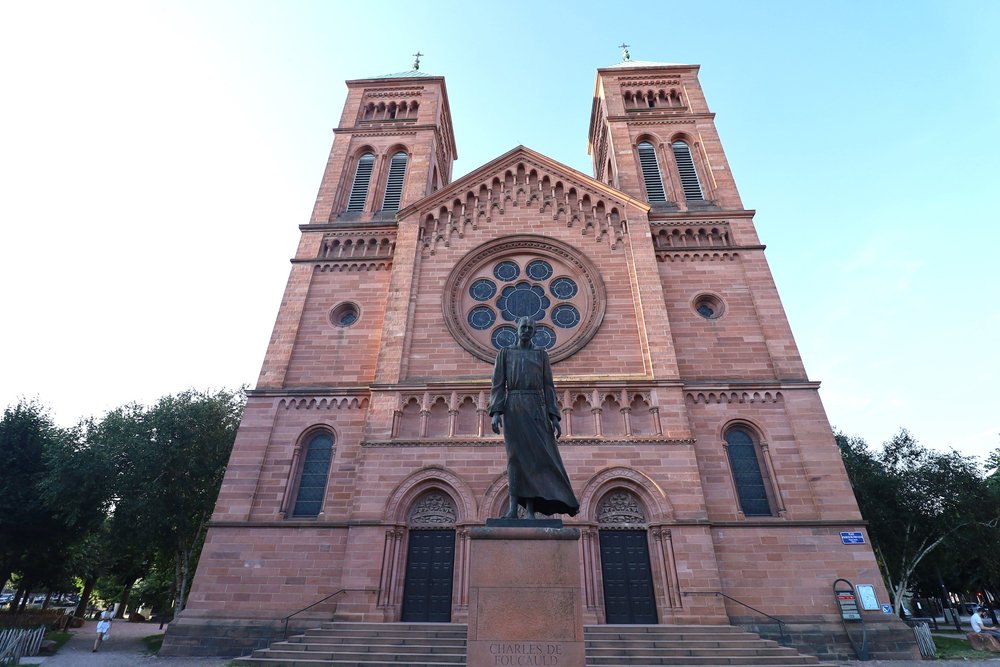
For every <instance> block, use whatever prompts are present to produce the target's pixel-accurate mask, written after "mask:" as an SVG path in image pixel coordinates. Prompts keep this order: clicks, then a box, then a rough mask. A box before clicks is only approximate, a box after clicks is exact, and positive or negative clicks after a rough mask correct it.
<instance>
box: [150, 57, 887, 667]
mask: <svg viewBox="0 0 1000 667" xmlns="http://www.w3.org/2000/svg"><path fill="white" fill-rule="evenodd" d="M347 87H348V96H347V101H346V103H345V105H344V111H343V115H342V117H341V120H340V124H339V126H338V127H337V129H336V130H335V139H334V142H333V148H332V150H331V151H330V158H329V161H328V163H327V167H326V171H325V173H324V175H323V179H322V183H321V185H320V189H319V195H318V197H317V200H316V205H315V208H314V211H313V214H312V218H311V219H310V220H309V223H308V224H305V225H302V226H301V227H300V229H301V231H302V238H301V241H300V243H299V247H298V250H297V252H296V255H295V258H294V259H293V260H292V269H291V276H290V278H289V280H288V286H287V288H286V291H285V296H284V299H283V300H282V303H281V308H280V311H279V313H278V317H277V322H276V324H275V328H274V333H273V335H272V337H271V341H270V344H269V347H268V350H267V355H266V358H265V360H264V365H263V369H262V370H261V374H260V379H259V382H258V385H257V387H256V389H255V390H254V391H253V392H251V395H250V397H249V400H248V403H247V406H246V412H245V415H244V417H243V423H242V425H241V427H240V431H239V435H238V437H237V439H236V444H235V448H234V450H233V454H232V458H231V460H230V464H229V468H228V471H227V473H226V477H225V481H224V483H223V486H222V490H221V492H220V494H219V499H218V504H217V506H216V510H215V514H214V516H213V519H212V523H211V527H210V529H209V531H208V536H207V540H206V544H205V548H204V551H203V553H202V556H201V562H200V564H199V567H198V572H197V576H196V577H195V580H194V584H193V588H192V592H191V595H190V599H189V601H188V608H187V609H186V610H185V612H184V613H183V614H182V616H181V617H180V618H179V619H178V620H177V621H176V622H175V623H174V624H173V625H171V628H170V630H171V632H170V633H169V634H168V638H167V644H166V651H165V652H171V653H174V654H181V653H207V652H222V653H226V652H228V653H235V652H238V650H239V649H240V648H243V647H245V646H248V645H252V644H253V643H254V640H258V639H260V638H261V637H268V636H271V634H273V633H272V628H273V627H274V623H273V622H274V621H275V620H277V619H280V618H282V617H284V616H286V615H288V614H291V613H292V612H295V611H297V610H300V609H302V608H304V607H306V606H308V605H310V604H312V603H314V602H317V601H318V600H320V599H322V598H324V597H325V596H328V595H330V594H332V593H335V592H337V591H340V590H342V589H343V590H345V591H346V592H344V593H341V594H340V595H338V596H335V597H334V599H333V600H332V601H330V602H328V603H324V604H323V605H319V606H317V607H316V608H315V609H314V610H313V611H310V612H306V613H305V614H301V615H299V616H297V617H296V620H297V621H300V623H299V624H300V625H301V623H306V624H308V623H309V622H310V620H313V619H317V618H325V619H329V618H330V617H331V611H332V610H334V607H331V606H330V605H331V604H333V603H335V605H336V606H335V615H336V617H337V618H344V619H356V620H373V621H379V622H395V621H401V620H403V621H451V622H455V623H461V622H463V621H464V620H465V619H466V618H467V614H468V572H469V566H470V563H469V540H468V531H469V528H470V527H472V526H477V525H483V523H484V522H485V520H486V518H487V517H492V516H499V515H500V514H501V513H502V511H503V509H504V507H505V503H506V497H507V493H506V479H505V460H506V459H505V455H504V449H503V443H502V440H501V439H500V438H499V437H498V436H494V435H493V433H492V432H491V431H490V428H489V416H488V415H487V414H486V401H487V398H488V393H489V376H490V371H491V364H492V361H493V358H494V356H495V354H496V350H497V348H498V347H499V346H502V345H507V344H510V342H512V341H513V336H512V331H513V322H512V320H513V319H514V318H515V317H517V316H519V315H534V316H535V317H536V318H537V319H538V321H539V324H540V326H539V331H538V334H537V335H536V338H535V342H536V344H538V345H541V346H544V347H547V348H548V349H549V353H550V356H551V358H552V360H553V371H554V375H555V382H556V387H557V391H558V393H559V397H560V402H561V405H560V407H561V409H562V414H563V419H562V424H563V433H564V437H563V438H562V439H561V441H560V448H561V451H562V456H563V459H564V460H565V463H566V467H567V470H568V471H569V474H570V477H571V480H572V482H573V486H574V489H575V490H576V493H577V496H578V498H579V499H580V502H581V512H580V514H579V515H578V516H577V517H575V518H572V519H567V520H566V524H567V525H568V526H574V527H578V528H580V529H581V530H582V533H583V539H582V540H581V541H580V549H581V553H580V557H581V563H582V571H581V573H580V574H581V577H582V581H583V588H584V599H585V607H584V615H585V622H586V623H589V624H667V625H669V624H729V623H744V622H747V623H749V622H755V621H757V622H765V623H766V622H767V619H765V618H763V617H761V616H759V615H757V614H756V613H754V612H752V611H749V610H747V609H746V608H745V607H743V606H741V605H740V604H737V603H735V602H731V601H726V600H725V599H724V598H722V597H719V596H716V595H714V593H716V592H721V593H724V594H725V595H727V596H730V598H733V599H735V600H738V601H741V602H743V603H745V604H747V605H750V606H751V607H754V608H756V609H758V610H761V611H763V612H766V613H768V614H771V615H773V616H777V617H780V618H781V619H783V620H784V621H786V622H787V623H788V624H789V626H788V627H789V628H790V629H791V631H792V634H793V636H794V637H795V641H796V643H797V645H798V646H800V647H805V648H807V650H812V651H813V652H821V653H825V654H839V655H847V654H848V653H849V649H848V648H847V643H846V638H845V636H844V634H843V630H842V627H841V622H840V616H839V613H838V610H837V607H836V603H835V600H834V596H833V594H832V589H831V585H832V583H833V581H834V580H835V579H836V578H838V577H843V578H846V579H849V580H850V581H852V582H853V583H855V584H873V585H874V587H875V591H876V593H877V596H878V598H879V601H881V602H887V601H888V597H887V595H886V593H885V590H884V588H883V585H882V582H881V577H880V576H879V571H878V568H877V566H876V562H875V558H874V556H873V554H872V551H871V549H870V548H869V546H867V545H865V544H862V545H856V544H855V545H845V544H843V541H842V539H841V535H840V534H841V532H852V531H857V532H861V533H864V532H865V527H864V523H863V521H862V519H861V516H860V514H859V512H858V507H857V504H856V502H855V499H854V496H853V493H852V491H851V486H850V483H849V481H848V479H847V476H846V474H845V472H844V467H843V465H842V464H841V461H840V456H839V453H838V450H837V447H836V445H835V443H834V439H833V436H832V434H831V429H830V425H829V423H828V421H827V418H826V415H825V413H824V410H823V406H822V403H821V402H820V398H819V395H818V392H817V389H818V386H819V384H818V383H817V382H814V381H811V380H810V379H809V378H808V377H807V375H806V372H805V369H804V367H803V364H802V361H801V359H800V358H799V353H798V350H797V348H796V345H795V341H794V339H793V337H792V333H791V330H790V329H789V326H788V322H787V320H786V318H785V314H784V311H783V309H782V306H781V301H780V300H779V298H778V293H777V290H776V289H775V285H774V282H773V280H772V277H771V273H770V271H769V269H768V265H767V262H766V260H765V258H764V246H763V245H762V244H761V242H760V240H759V239H758V237H757V233H756V231H755V228H754V224H753V216H754V211H752V210H748V209H746V208H744V206H743V203H742V201H741V200H740V196H739V193H738V192H737V189H736V184H735V182H734V180H733V175H732V174H731V172H730V170H729V165H728V163H727V161H726V157H725V154H724V152H723V149H722V144H721V143H720V140H719V137H718V134H717V132H716V128H715V124H714V121H713V118H714V114H713V113H711V112H710V111H709V108H708V105H707V103H706V101H705V96H704V95H703V93H702V89H701V86H700V85H699V82H698V67H697V66H690V65H667V64H658V63H640V62H634V61H625V62H622V63H620V64H618V65H615V66H613V67H608V68H604V69H600V70H598V71H597V79H596V84H595V87H594V98H593V110H592V113H591V121H590V135H589V142H590V154H591V155H592V157H593V165H594V175H593V177H591V176H587V175H584V174H582V173H579V172H577V171H575V170H573V169H570V168H568V167H566V166H565V165H563V164H561V163H559V162H557V161H556V160H554V159H552V158H550V157H548V156H545V155H541V154H539V153H536V152H534V151H532V150H530V149H528V148H525V147H517V148H514V149H513V150H511V151H509V152H508V153H505V154H504V155H501V156H500V157H498V158H496V159H495V160H493V161H492V162H489V163H488V164H485V165H483V166H481V167H479V168H477V169H475V170H473V171H472V172H470V173H469V174H467V175H466V176H463V177H462V178H460V179H458V180H452V177H451V174H452V162H453V161H454V159H455V158H456V157H457V150H456V144H455V138H454V136H453V133H452V125H451V112H450V109H449V104H448V95H447V90H446V87H445V82H444V79H443V78H441V77H436V76H428V75H425V74H423V73H421V72H419V71H416V70H414V71H411V72H407V73H403V74H398V75H390V76H384V77H376V78H370V79H360V80H355V81H348V82H347ZM515 566H517V565H516V564H512V567H515ZM863 614H864V616H865V619H866V621H867V623H868V626H869V632H870V636H873V637H874V639H873V645H874V648H875V650H876V653H879V652H881V655H882V656H884V655H885V654H886V653H887V652H889V651H892V650H905V649H904V648H903V645H902V644H897V643H895V640H896V638H897V637H900V636H901V635H897V634H896V633H897V630H899V627H900V624H898V622H894V621H892V620H890V619H891V617H887V616H884V615H883V614H882V613H881V611H880V610H878V611H864V612H863ZM767 628H768V626H766V625H762V626H761V629H762V630H767ZM771 629H772V630H773V628H771Z"/></svg>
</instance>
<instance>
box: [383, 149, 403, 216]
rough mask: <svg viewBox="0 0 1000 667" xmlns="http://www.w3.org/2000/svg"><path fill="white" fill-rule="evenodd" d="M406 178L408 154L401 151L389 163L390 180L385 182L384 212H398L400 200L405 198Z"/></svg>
mask: <svg viewBox="0 0 1000 667" xmlns="http://www.w3.org/2000/svg"><path fill="white" fill-rule="evenodd" d="M405 176H406V153H404V152H402V151H400V152H398V153H396V154H395V155H393V156H392V161H391V162H390V163H389V178H387V179H386V181H385V198H384V199H383V200H382V210H383V211H398V210H399V200H400V198H401V197H402V196H403V178H404V177H405Z"/></svg>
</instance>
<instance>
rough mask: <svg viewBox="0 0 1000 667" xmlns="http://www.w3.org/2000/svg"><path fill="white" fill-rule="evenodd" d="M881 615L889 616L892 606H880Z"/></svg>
mask: <svg viewBox="0 0 1000 667" xmlns="http://www.w3.org/2000/svg"><path fill="white" fill-rule="evenodd" d="M882 613H883V614H891V613H892V605H891V604H883V605H882Z"/></svg>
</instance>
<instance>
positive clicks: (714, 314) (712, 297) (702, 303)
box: [691, 294, 726, 320]
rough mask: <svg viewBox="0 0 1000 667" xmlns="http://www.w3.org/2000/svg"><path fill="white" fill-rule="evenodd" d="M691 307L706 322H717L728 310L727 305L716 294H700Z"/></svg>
mask: <svg viewBox="0 0 1000 667" xmlns="http://www.w3.org/2000/svg"><path fill="white" fill-rule="evenodd" d="M691 307H692V308H694V312H696V313H698V314H699V315H701V316H702V317H704V318H705V319H706V320H717V319H719V318H720V317H722V314H723V313H724V312H725V310H726V304H725V302H723V300H722V299H721V298H720V297H719V296H718V295H716V294H699V295H698V296H696V297H695V298H694V299H693V300H692V301H691Z"/></svg>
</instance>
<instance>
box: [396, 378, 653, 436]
mask: <svg viewBox="0 0 1000 667" xmlns="http://www.w3.org/2000/svg"><path fill="white" fill-rule="evenodd" d="M487 401H488V396H487V393H486V392H485V391H480V392H477V393H475V394H463V393H460V392H452V393H450V394H431V393H429V392H427V393H423V394H419V395H409V396H405V395H404V396H403V397H402V402H401V406H400V407H399V408H398V409H397V410H396V412H395V417H394V420H393V429H392V437H393V438H398V439H411V438H434V439H442V438H468V437H485V436H487V434H488V433H489V431H490V425H489V415H488V414H487V412H488V411H487ZM557 402H558V405H559V409H560V410H561V412H562V429H563V436H564V437H567V438H573V437H615V436H625V437H628V436H659V435H662V427H661V424H660V416H659V407H658V406H657V405H655V404H653V402H652V398H651V394H649V393H648V392H635V391H629V390H627V389H624V390H601V389H598V388H593V389H587V390H582V391H581V390H565V391H562V392H559V396H558V399H557Z"/></svg>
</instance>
